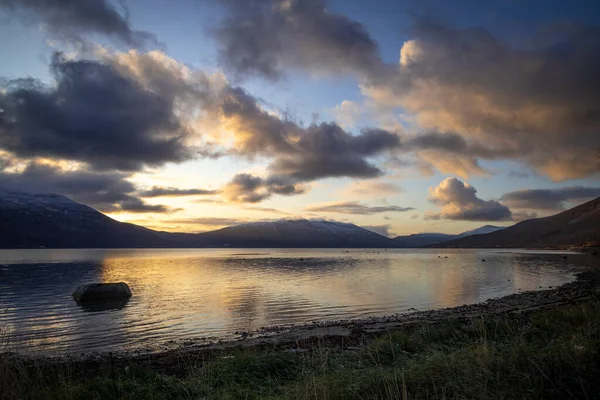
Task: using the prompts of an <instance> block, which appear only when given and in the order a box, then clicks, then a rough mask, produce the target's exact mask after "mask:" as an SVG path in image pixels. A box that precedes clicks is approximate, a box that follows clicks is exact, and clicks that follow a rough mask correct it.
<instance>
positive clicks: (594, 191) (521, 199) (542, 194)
mask: <svg viewBox="0 0 600 400" xmlns="http://www.w3.org/2000/svg"><path fill="white" fill-rule="evenodd" d="M598 196H600V187H584V186H569V187H563V188H557V189H525V190H517V191H515V192H510V193H506V194H504V195H503V196H502V197H501V198H500V200H501V201H502V202H503V203H505V204H507V205H508V206H510V207H511V208H517V209H529V210H564V209H566V208H568V207H570V206H571V205H570V204H569V203H583V202H585V201H588V200H591V199H594V198H596V197H598Z"/></svg>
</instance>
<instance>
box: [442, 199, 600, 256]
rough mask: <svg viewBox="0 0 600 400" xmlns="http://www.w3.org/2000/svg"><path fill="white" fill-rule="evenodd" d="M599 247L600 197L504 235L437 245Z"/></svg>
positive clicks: (518, 225) (477, 237) (531, 221)
mask: <svg viewBox="0 0 600 400" xmlns="http://www.w3.org/2000/svg"><path fill="white" fill-rule="evenodd" d="M597 246H600V197H599V198H597V199H595V200H592V201H589V202H587V203H584V204H582V205H580V206H577V207H575V208H572V209H570V210H567V211H563V212H561V213H560V214H556V215H553V216H551V217H546V218H537V219H530V220H527V221H523V222H519V223H518V224H516V225H513V226H511V227H508V228H505V229H503V230H501V231H497V232H492V233H488V234H485V235H476V236H469V237H465V238H461V239H457V240H451V241H448V242H444V243H441V244H438V245H436V247H474V248H485V247H507V248H510V247H523V248H568V247H597Z"/></svg>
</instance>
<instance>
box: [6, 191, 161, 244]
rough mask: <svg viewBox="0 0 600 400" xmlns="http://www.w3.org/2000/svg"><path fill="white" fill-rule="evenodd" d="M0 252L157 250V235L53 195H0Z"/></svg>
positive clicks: (159, 241)
mask: <svg viewBox="0 0 600 400" xmlns="http://www.w3.org/2000/svg"><path fill="white" fill-rule="evenodd" d="M0 221H1V224H0V248H39V247H53V248H86V247H87V248H90V247H93V248H108V247H159V246H169V245H171V241H170V240H169V239H168V238H167V237H165V236H163V235H161V234H160V233H159V232H155V231H152V230H150V229H146V228H143V227H141V226H136V225H132V224H126V223H122V222H118V221H115V220H113V219H112V218H109V217H107V216H106V215H104V214H102V213H100V212H98V211H96V210H94V209H93V208H91V207H88V206H85V205H83V204H79V203H76V202H74V201H72V200H70V199H68V198H66V197H64V196H60V195H55V194H27V193H16V192H1V191H0Z"/></svg>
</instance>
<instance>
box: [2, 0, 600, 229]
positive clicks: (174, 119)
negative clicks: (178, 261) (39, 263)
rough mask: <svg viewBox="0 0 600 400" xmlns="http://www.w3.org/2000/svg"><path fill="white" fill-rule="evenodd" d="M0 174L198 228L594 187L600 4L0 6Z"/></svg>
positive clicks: (409, 214)
mask: <svg viewBox="0 0 600 400" xmlns="http://www.w3.org/2000/svg"><path fill="white" fill-rule="evenodd" d="M0 50H1V51H2V62H1V63H0V188H3V189H5V190H18V191H26V192H33V193H59V194H63V195H65V196H67V197H69V198H71V199H73V200H75V201H78V202H81V203H84V204H87V205H89V206H91V207H94V208H96V209H97V210H99V211H101V212H103V213H106V214H107V215H109V216H111V217H112V218H114V219H117V220H119V221H126V222H132V223H136V224H139V225H143V226H146V227H149V228H151V229H158V230H166V231H181V232H202V231H207V230H213V229H218V228H221V227H224V226H229V225H235V224H239V223H245V222H252V221H268V220H274V219H282V218H294V219H295V218H308V219H327V220H336V221H342V222H350V223H355V224H357V225H359V226H363V227H366V228H368V229H371V230H374V231H376V232H379V233H382V234H384V235H388V236H395V235H405V234H411V233H418V232H443V233H459V232H462V231H466V230H469V229H473V228H476V227H479V226H481V225H484V224H493V225H501V226H508V225H511V224H514V223H516V222H519V221H522V220H524V219H528V218H534V217H543V216H547V215H552V214H555V213H557V212H560V211H561V210H564V209H566V208H569V207H571V206H574V205H577V204H580V203H582V202H584V201H587V200H590V199H593V198H595V197H598V196H600V184H599V178H600V74H598V72H597V71H599V70H600V4H599V3H598V2H597V1H584V0H574V1H568V2H565V1H554V0H528V1H526V0H491V1H486V2H481V1H475V0H457V1H452V2H448V1H443V0H425V1H413V0H394V1H392V0H375V1H369V2H367V1H359V0H355V1H352V0H328V1H327V0H212V1H209V0H170V1H167V0H144V1H142V0H121V1H110V0H82V1H77V2H72V1H70V0H0Z"/></svg>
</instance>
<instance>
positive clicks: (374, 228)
mask: <svg viewBox="0 0 600 400" xmlns="http://www.w3.org/2000/svg"><path fill="white" fill-rule="evenodd" d="M361 228H365V229H366V230H368V231H371V232H375V233H378V234H380V235H381V236H385V237H390V226H389V225H361Z"/></svg>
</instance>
